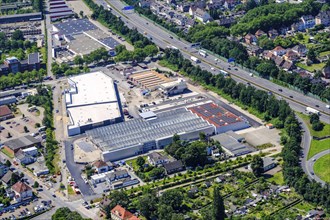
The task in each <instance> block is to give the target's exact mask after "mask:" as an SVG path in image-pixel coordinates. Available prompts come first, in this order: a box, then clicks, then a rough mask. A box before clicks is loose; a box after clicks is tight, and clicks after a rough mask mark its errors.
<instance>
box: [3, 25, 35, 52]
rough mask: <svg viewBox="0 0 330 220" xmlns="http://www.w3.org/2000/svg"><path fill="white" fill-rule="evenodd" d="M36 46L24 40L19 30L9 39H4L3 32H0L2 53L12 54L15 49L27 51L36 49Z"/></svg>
mask: <svg viewBox="0 0 330 220" xmlns="http://www.w3.org/2000/svg"><path fill="white" fill-rule="evenodd" d="M36 46H37V44H36V43H31V42H30V41H28V40H24V36H23V33H22V31H20V30H16V31H14V32H13V35H12V37H11V38H8V37H6V34H5V33H4V32H0V50H1V51H2V53H10V52H14V51H16V50H17V49H22V50H28V49H31V48H32V47H35V48H36ZM35 48H34V50H35ZM33 52H34V51H33Z"/></svg>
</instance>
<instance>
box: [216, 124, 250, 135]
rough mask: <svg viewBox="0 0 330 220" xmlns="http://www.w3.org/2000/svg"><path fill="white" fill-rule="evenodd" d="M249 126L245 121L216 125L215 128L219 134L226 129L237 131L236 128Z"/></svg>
mask: <svg viewBox="0 0 330 220" xmlns="http://www.w3.org/2000/svg"><path fill="white" fill-rule="evenodd" d="M249 127H251V126H250V124H248V123H246V122H237V123H234V124H230V125H227V126H221V127H218V128H216V133H217V134H220V133H225V132H227V131H230V130H232V131H238V130H242V129H245V128H249Z"/></svg>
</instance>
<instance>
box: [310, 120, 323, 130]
mask: <svg viewBox="0 0 330 220" xmlns="http://www.w3.org/2000/svg"><path fill="white" fill-rule="evenodd" d="M323 127H324V124H323V123H321V122H319V121H318V122H314V123H313V124H312V128H313V130H314V131H322V130H323Z"/></svg>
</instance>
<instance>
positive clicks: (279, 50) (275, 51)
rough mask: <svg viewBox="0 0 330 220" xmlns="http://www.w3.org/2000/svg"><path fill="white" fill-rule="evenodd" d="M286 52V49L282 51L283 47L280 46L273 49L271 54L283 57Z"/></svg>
mask: <svg viewBox="0 0 330 220" xmlns="http://www.w3.org/2000/svg"><path fill="white" fill-rule="evenodd" d="M285 52H286V49H284V48H283V47H281V46H277V47H275V48H274V49H273V54H274V55H275V56H283V55H284V54H285Z"/></svg>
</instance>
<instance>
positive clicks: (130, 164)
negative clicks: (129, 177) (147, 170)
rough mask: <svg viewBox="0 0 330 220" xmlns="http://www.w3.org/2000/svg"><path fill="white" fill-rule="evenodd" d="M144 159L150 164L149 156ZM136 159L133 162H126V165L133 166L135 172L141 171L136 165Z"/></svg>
mask: <svg viewBox="0 0 330 220" xmlns="http://www.w3.org/2000/svg"><path fill="white" fill-rule="evenodd" d="M142 157H143V159H144V160H145V162H146V163H148V160H147V156H142ZM136 159H137V158H134V159H132V160H127V161H125V163H126V164H128V165H129V166H132V167H133V170H134V171H138V170H139V166H138V165H137V164H136Z"/></svg>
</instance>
